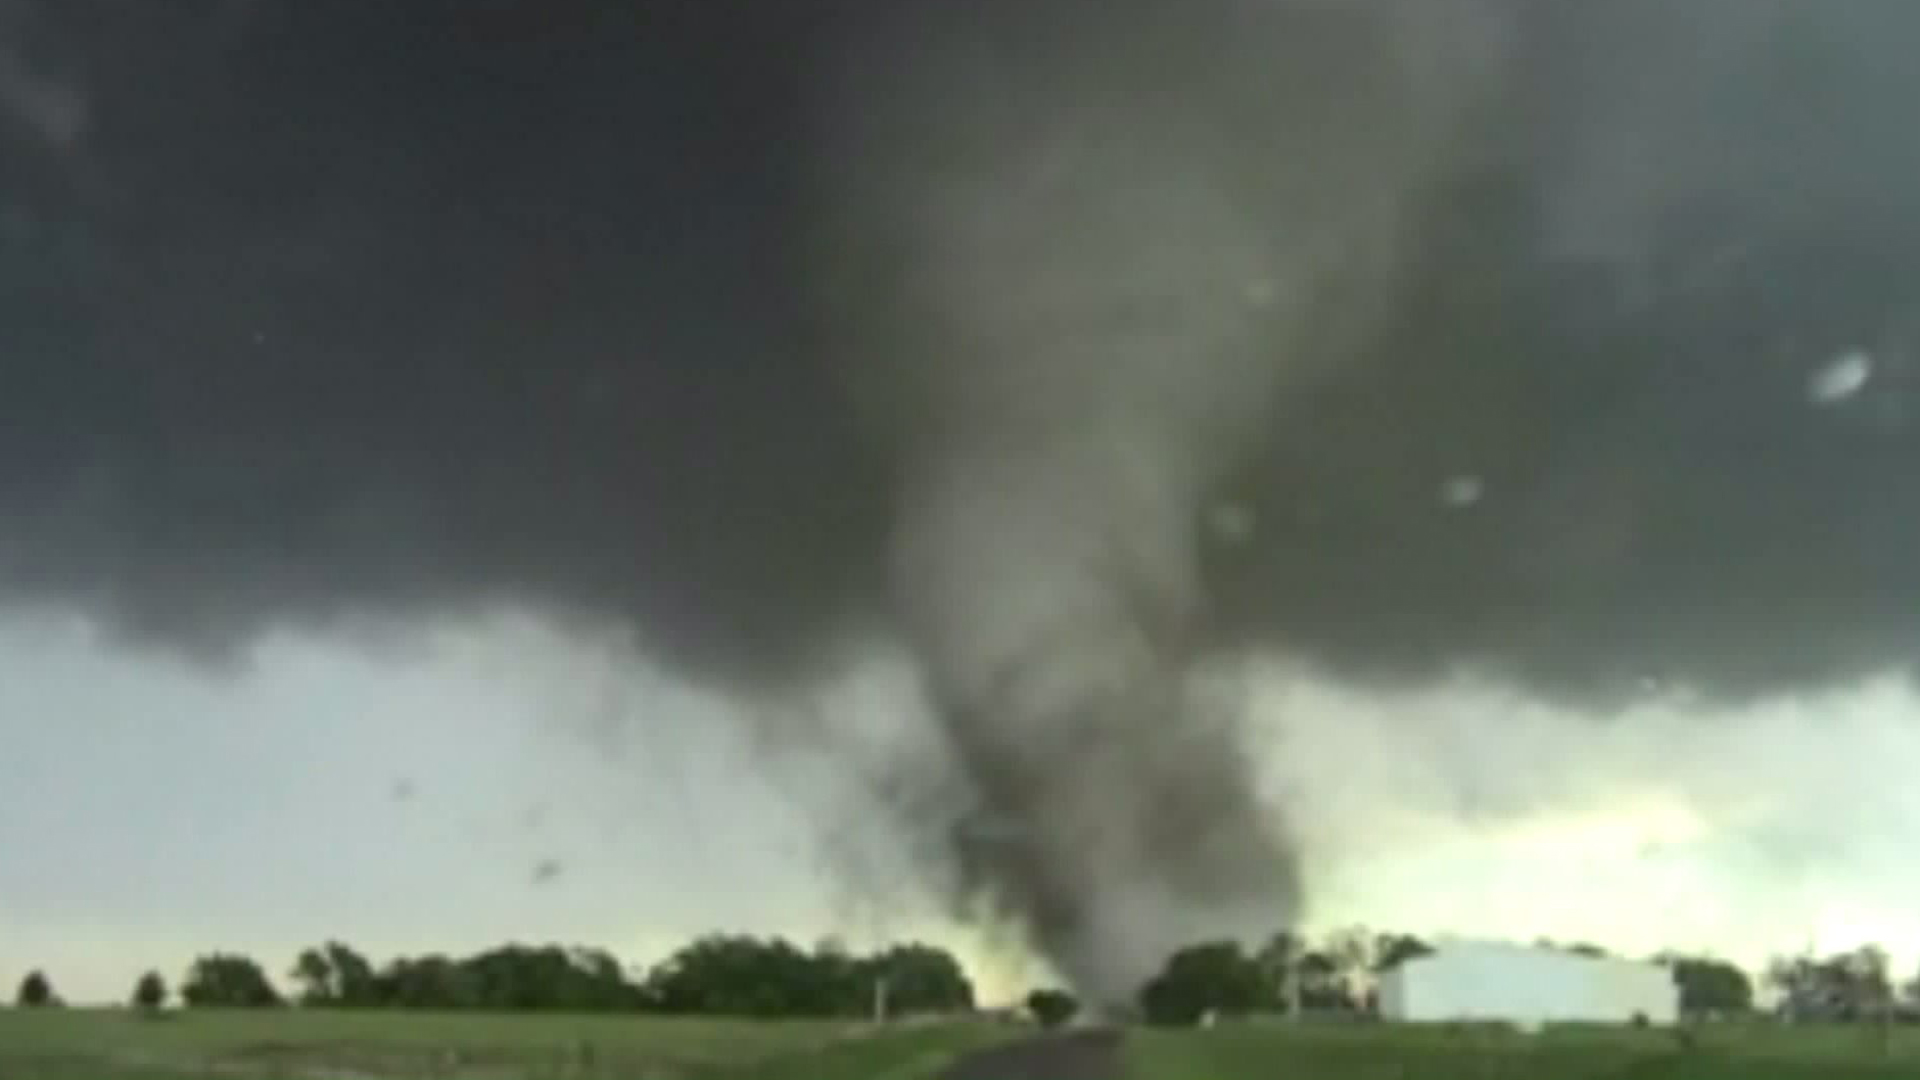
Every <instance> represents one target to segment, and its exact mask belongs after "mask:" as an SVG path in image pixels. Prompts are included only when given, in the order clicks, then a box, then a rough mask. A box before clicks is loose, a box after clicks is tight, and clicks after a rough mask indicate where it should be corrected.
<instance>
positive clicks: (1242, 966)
mask: <svg viewBox="0 0 1920 1080" xmlns="http://www.w3.org/2000/svg"><path fill="white" fill-rule="evenodd" d="M1274 1002H1275V996H1274V993H1273V989H1272V985H1271V984H1270V983H1269V982H1268V980H1267V978H1266V976H1265V974H1264V973H1263V972H1262V971H1261V965H1260V962H1259V960H1258V959H1256V958H1255V957H1252V956H1248V955H1247V953H1246V951H1245V950H1244V949H1242V948H1241V947H1240V944H1239V943H1238V942H1234V941H1220V942H1210V943H1207V944H1203V945H1191V946H1188V947H1187V948H1184V949H1181V950H1180V951H1178V952H1176V953H1174V954H1173V955H1172V956H1170V957H1168V958H1167V963H1166V966H1165V967H1164V968H1162V969H1161V971H1160V973H1159V974H1158V975H1155V976H1154V977H1153V978H1152V979H1150V980H1148V981H1147V984H1146V985H1145V986H1144V987H1142V988H1141V990H1140V1009H1141V1012H1142V1013H1143V1014H1145V1017H1146V1019H1147V1021H1148V1022H1149V1023H1154V1024H1194V1023H1198V1022H1199V1021H1200V1019H1201V1017H1203V1016H1205V1015H1206V1014H1208V1013H1213V1012H1247V1011H1250V1010H1253V1009H1258V1008H1266V1007H1271V1006H1272V1005H1273V1004H1274Z"/></svg>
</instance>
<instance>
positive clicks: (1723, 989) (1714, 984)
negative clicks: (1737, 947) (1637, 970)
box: [1658, 954, 1753, 1016]
mask: <svg viewBox="0 0 1920 1080" xmlns="http://www.w3.org/2000/svg"><path fill="white" fill-rule="evenodd" d="M1658 959H1659V961H1660V962H1661V963H1663V964H1665V965H1666V966H1667V967H1669V968H1671V969H1672V970H1673V981H1674V982H1675V983H1676V984H1677V985H1678V986H1679V987H1680V1011H1681V1012H1682V1013H1685V1014H1687V1015H1690V1016H1698V1015H1702V1014H1726V1013H1743V1012H1746V1011H1747V1010H1749V1009H1751V1008H1753V980H1752V979H1751V978H1749V977H1748V976H1747V973H1746V972H1744V971H1742V970H1740V968H1739V967H1738V966H1737V965H1734V964H1730V963H1728V962H1726V961H1725V960H1719V959H1716V958H1714V957H1711V956H1680V955H1675V954H1667V955H1664V956H1661V957H1659V958H1658Z"/></svg>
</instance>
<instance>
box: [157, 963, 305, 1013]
mask: <svg viewBox="0 0 1920 1080" xmlns="http://www.w3.org/2000/svg"><path fill="white" fill-rule="evenodd" d="M180 999H181V1000H182V1001H184V1002H186V1003H187V1004H188V1005H191V1006H194V1007H196V1008H198V1007H209V1006H210V1007H216V1008H229V1009H235V1008H238V1009H250V1008H267V1007H271V1006H275V1005H279V1004H280V994H279V992H278V991H276V990H274V988H273V983H271V982H269V981H268V980H267V973H266V972H265V971H263V970H261V968H260V965H259V964H257V963H255V962H254V961H253V959H252V958H251V957H246V956H239V955H235V954H229V953H211V954H209V955H206V956H202V957H200V958H199V959H197V960H195V961H194V962H193V966H192V967H191V968H189V969H188V970H187V977H186V980H185V981H184V982H182V983H181V986H180Z"/></svg>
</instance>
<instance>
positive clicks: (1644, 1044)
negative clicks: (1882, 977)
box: [1124, 1022, 1920, 1080]
mask: <svg viewBox="0 0 1920 1080" xmlns="http://www.w3.org/2000/svg"><path fill="white" fill-rule="evenodd" d="M1916 1077H1920V1031H1906V1030H1896V1031H1893V1032H1891V1033H1889V1034H1888V1035H1887V1036H1886V1037H1884V1038H1883V1036H1882V1033H1881V1032H1879V1031H1878V1030H1876V1029H1874V1028H1870V1027H1869V1028H1839V1027H1835V1028H1781V1027H1770V1026H1760V1025H1751V1026H1749V1025H1729V1026H1726V1027H1718V1028H1711V1029H1703V1030H1701V1031H1699V1032H1698V1033H1697V1034H1696V1036H1695V1037H1694V1039H1693V1040H1692V1042H1691V1043H1690V1044H1689V1043H1686V1042H1683V1041H1682V1040H1681V1038H1680V1037H1679V1036H1677V1035H1676V1034H1675V1033H1673V1032H1666V1031H1625V1030H1601V1029H1586V1030H1581V1029H1565V1030H1549V1031H1546V1032H1543V1033H1540V1034H1537V1035H1529V1034H1523V1033H1519V1032H1513V1031H1501V1030H1499V1029H1469V1030H1451V1031H1450V1030H1448V1029H1445V1028H1419V1027H1411V1028H1403V1027H1384V1026H1350V1027H1314V1026H1292V1025H1287V1024H1283V1023H1277V1022H1275V1023H1248V1024H1236V1025H1223V1026H1221V1027H1217V1028H1212V1029H1208V1030H1203V1031H1136V1032H1134V1033H1133V1034H1132V1035H1131V1036H1130V1037H1129V1039H1128V1043H1127V1070H1126V1075H1125V1077H1124V1080H1896V1078H1902V1080H1913V1078H1916Z"/></svg>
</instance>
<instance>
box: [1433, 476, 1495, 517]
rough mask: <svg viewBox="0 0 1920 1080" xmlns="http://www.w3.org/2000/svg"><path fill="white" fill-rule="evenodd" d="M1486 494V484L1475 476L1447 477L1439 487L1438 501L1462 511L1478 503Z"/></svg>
mask: <svg viewBox="0 0 1920 1080" xmlns="http://www.w3.org/2000/svg"><path fill="white" fill-rule="evenodd" d="M1486 493H1487V485H1486V482H1485V481H1483V480H1481V479H1480V478H1479V477H1477V476H1470V475H1466V474H1462V475H1460V476H1449V477H1447V479H1446V482H1445V483H1443V484H1441V485H1440V501H1441V502H1442V503H1444V504H1445V505H1447V506H1449V507H1451V508H1453V509H1455V510H1464V509H1466V508H1467V507H1469V506H1472V505H1474V504H1475V503H1477V502H1479V501H1480V500H1481V498H1482V497H1484V496H1485V495H1486Z"/></svg>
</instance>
